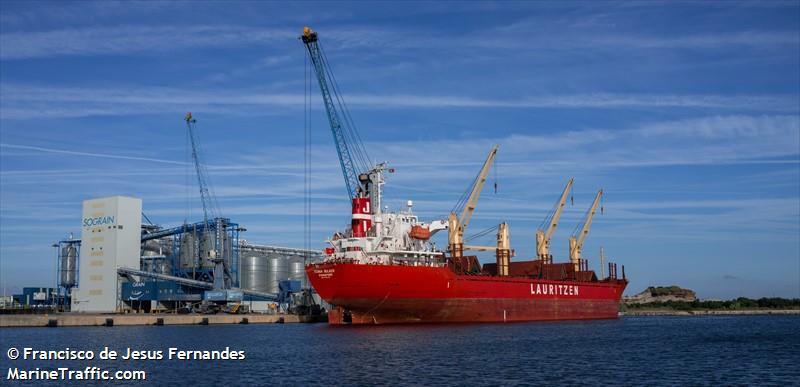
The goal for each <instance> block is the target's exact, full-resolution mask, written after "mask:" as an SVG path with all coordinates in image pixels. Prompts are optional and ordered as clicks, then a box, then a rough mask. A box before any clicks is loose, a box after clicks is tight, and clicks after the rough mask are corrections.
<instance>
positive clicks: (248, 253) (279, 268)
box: [29, 196, 323, 313]
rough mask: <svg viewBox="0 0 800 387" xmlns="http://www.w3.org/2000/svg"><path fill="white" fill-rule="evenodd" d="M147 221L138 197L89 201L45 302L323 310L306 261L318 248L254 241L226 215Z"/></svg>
mask: <svg viewBox="0 0 800 387" xmlns="http://www.w3.org/2000/svg"><path fill="white" fill-rule="evenodd" d="M142 218H143V215H142V201H141V200H140V199H137V198H131V197H124V196H113V197H107V198H98V199H91V200H86V201H84V202H83V217H82V220H81V235H80V238H79V239H74V238H72V237H71V238H69V239H66V240H62V241H59V242H58V243H57V244H55V245H54V246H57V247H58V249H57V251H58V256H57V261H58V287H57V289H53V290H52V291H51V292H52V296H48V297H47V300H48V301H47V303H49V304H56V305H58V307H59V309H60V310H63V311H73V312H94V313H113V312H206V313H208V312H216V311H226V312H235V313H241V312H245V311H248V310H252V311H277V310H283V311H293V310H312V309H313V308H311V307H316V308H317V309H319V305H318V304H319V298H318V297H315V295H314V293H313V290H311V289H310V288H309V285H308V279H307V278H306V275H305V265H306V264H307V263H310V262H316V261H321V260H322V258H323V255H322V253H321V252H320V251H313V250H303V249H295V248H288V247H278V246H267V245H259V244H253V243H249V242H247V241H245V240H243V239H240V238H239V234H240V232H242V231H244V229H243V228H241V227H240V226H239V225H238V224H237V223H235V222H232V221H231V220H230V219H228V218H213V219H209V220H208V221H202V222H197V223H192V224H182V225H180V226H177V227H172V228H163V227H161V226H158V225H153V224H142ZM145 219H146V217H145ZM29 298H30V297H29ZM298 304H302V305H298ZM298 307H302V308H298ZM303 308H305V309H303Z"/></svg>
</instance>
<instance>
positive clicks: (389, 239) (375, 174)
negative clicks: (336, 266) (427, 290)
mask: <svg viewBox="0 0 800 387" xmlns="http://www.w3.org/2000/svg"><path fill="white" fill-rule="evenodd" d="M385 170H387V168H386V165H385V164H384V163H382V164H378V165H377V166H376V167H375V168H373V169H372V170H371V171H369V172H368V173H365V174H362V180H363V181H368V184H367V187H369V193H368V195H367V196H366V197H362V198H356V199H353V220H352V222H351V226H350V227H348V228H347V229H346V230H345V231H344V232H337V233H336V234H334V235H333V237H332V238H331V239H330V240H328V243H330V245H331V247H330V248H328V249H327V250H326V253H327V254H328V258H327V260H341V259H347V260H354V261H357V262H359V263H376V264H378V263H380V264H398V263H407V264H415V265H418V264H426V265H440V264H443V262H444V260H443V258H444V253H443V252H442V251H439V250H438V249H437V248H436V246H435V244H434V243H432V242H431V241H430V237H431V236H433V235H434V234H435V233H436V232H438V231H440V230H444V229H446V228H447V222H445V221H443V220H438V221H433V222H430V223H424V222H421V221H420V220H419V218H418V217H417V215H415V214H414V213H413V211H412V207H413V203H412V202H411V201H410V200H409V201H408V205H407V208H406V209H405V210H404V211H400V212H385V211H384V210H383V209H381V204H380V203H381V195H382V188H383V183H384V178H383V173H384V171H385Z"/></svg>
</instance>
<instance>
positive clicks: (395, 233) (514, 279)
mask: <svg viewBox="0 0 800 387" xmlns="http://www.w3.org/2000/svg"><path fill="white" fill-rule="evenodd" d="M300 39H301V40H302V42H303V43H304V44H305V46H306V49H307V50H308V56H309V59H310V60H311V64H312V65H313V67H314V71H315V73H316V75H317V81H318V82H319V87H320V91H321V93H322V99H323V102H324V103H325V109H326V112H327V114H328V121H329V123H330V127H331V132H332V134H333V138H334V141H335V144H336V150H337V152H338V155H339V162H340V166H341V168H342V173H343V176H344V179H345V186H346V188H347V191H348V195H349V197H350V198H351V199H352V219H351V223H350V226H349V227H348V228H347V229H346V230H344V231H343V232H337V233H335V234H334V235H333V237H332V238H331V240H330V241H329V243H330V245H331V246H330V247H328V248H326V249H325V252H326V254H328V258H327V259H326V260H325V261H324V262H322V263H317V264H311V265H308V266H307V267H306V272H307V274H308V278H309V279H310V281H311V284H312V285H313V286H314V288H315V289H316V291H317V292H318V293H319V295H320V296H321V297H322V298H323V299H324V300H325V301H327V302H328V303H330V304H332V305H333V306H334V308H333V310H331V311H330V313H329V315H328V317H329V319H328V320H329V322H330V323H332V324H342V323H354V324H384V323H410V322H503V321H537V320H573V319H603V318H606V319H607V318H616V317H617V308H618V306H619V300H620V297H621V296H622V292H623V291H624V290H625V286H626V285H627V280H626V279H625V275H624V272H625V270H624V267H623V276H622V279H621V280H620V279H617V276H616V266H614V265H609V276H608V277H607V278H605V279H603V280H598V279H597V276H596V275H595V274H594V272H592V271H590V270H588V266H587V265H586V261H585V260H583V259H581V254H580V253H581V249H582V246H583V240H584V238H585V237H586V235H587V234H588V232H589V225H590V224H591V219H592V216H593V215H594V211H595V209H596V208H597V204H598V201H599V199H600V196H601V195H602V190H601V191H600V192H598V195H597V197H596V198H595V201H594V204H593V205H592V207H591V209H590V210H589V213H588V214H587V218H586V220H585V221H584V226H583V229H582V230H581V232H580V234H575V235H573V237H572V238H570V262H569V263H561V264H553V263H552V255H550V254H549V244H550V238H551V237H552V235H553V231H554V230H555V226H556V224H557V223H558V218H559V216H560V213H561V209H562V208H563V207H564V203H565V200H566V195H567V193H568V191H569V189H570V187H571V184H572V180H571V179H570V182H569V183H568V184H567V188H566V189H565V190H564V193H563V194H562V196H561V199H560V201H559V202H558V203H557V205H556V207H555V208H554V211H553V213H552V214H551V215H548V218H547V219H545V222H544V223H546V224H547V225H548V226H547V229H546V231H545V230H539V231H538V232H537V235H536V241H537V258H538V259H536V260H534V261H528V262H511V258H512V257H513V256H514V251H513V250H512V249H511V248H510V242H509V232H508V225H507V224H506V223H501V224H500V225H499V226H498V228H497V230H498V232H497V244H496V245H495V246H470V245H466V244H464V242H465V239H464V232H465V230H466V229H467V227H468V225H469V223H470V218H471V216H472V213H473V212H474V211H475V208H476V205H477V201H478V197H479V196H480V193H481V190H482V189H483V185H484V183H485V182H486V176H487V174H488V173H489V168H490V167H491V165H492V163H493V161H494V157H495V155H496V153H497V146H495V147H493V148H492V150H491V152H489V156H488V157H487V159H486V162H484V165H483V168H481V171H480V172H479V174H478V176H476V178H475V180H474V181H473V183H472V188H471V190H470V194H469V197H468V198H467V197H466V196H464V197H463V199H464V200H462V199H459V202H458V203H457V204H456V209H457V210H456V209H454V211H453V212H452V213H451V214H450V216H449V218H448V219H447V220H437V221H433V222H430V223H422V222H420V221H419V220H418V218H417V216H416V215H414V214H413V213H412V211H411V208H412V202H411V201H408V208H407V209H406V210H405V211H400V212H388V211H385V208H384V207H383V203H382V189H383V185H384V179H383V173H384V171H388V172H393V170H392V169H389V168H387V166H386V164H385V163H379V164H377V165H375V166H374V167H371V169H369V170H367V169H368V168H369V166H370V165H372V164H371V162H369V157H367V152H366V149H365V148H364V146H363V144H361V143H360V141H359V136H358V134H357V131H356V130H355V127H354V126H353V125H352V122H351V118H350V114H349V112H348V111H347V109H346V107H345V106H344V103H343V100H342V98H341V96H340V95H339V92H338V90H337V89H338V86H337V84H336V82H329V81H328V79H327V77H328V74H331V73H332V72H331V70H330V68H329V66H328V63H327V59H326V57H325V55H324V54H323V52H322V48H321V47H320V46H319V38H318V36H317V33H316V32H314V31H312V30H311V29H310V28H308V27H305V28H304V29H303V35H302V36H300ZM428 183H429V182H425V184H428ZM496 188H497V187H496V185H495V189H496ZM456 212H459V213H460V216H458V215H456ZM601 212H602V207H601ZM445 229H446V230H448V248H447V250H448V252H449V254H450V256H449V257H445V255H444V253H443V252H441V251H439V250H437V248H436V245H435V244H434V243H433V242H432V241H431V238H432V237H433V236H434V235H435V234H436V233H437V232H438V231H441V230H445ZM479 234H480V233H479ZM483 235H487V234H483ZM468 250H472V251H494V252H495V253H496V258H497V263H496V264H487V265H484V266H483V268H481V267H480V263H479V262H478V260H477V258H476V257H474V256H465V255H464V251H468Z"/></svg>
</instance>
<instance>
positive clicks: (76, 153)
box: [0, 143, 186, 165]
mask: <svg viewBox="0 0 800 387" xmlns="http://www.w3.org/2000/svg"><path fill="white" fill-rule="evenodd" d="M0 148H6V149H20V150H29V151H36V152H44V153H55V154H62V155H73V156H88V157H100V158H106V159H120V160H134V161H148V162H154V163H161V164H178V165H186V163H185V162H182V161H174V160H165V159H156V158H150V157H138V156H125V155H117V154H108V153H94V152H80V151H71V150H67V149H54V148H45V147H40V146H30V145H18V144H4V143H0Z"/></svg>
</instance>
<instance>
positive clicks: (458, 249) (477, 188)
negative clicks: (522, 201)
mask: <svg viewBox="0 0 800 387" xmlns="http://www.w3.org/2000/svg"><path fill="white" fill-rule="evenodd" d="M497 149H498V146H497V145H495V146H493V147H492V150H491V151H489V155H488V156H487V157H486V161H484V162H483V167H481V170H480V172H478V175H477V176H476V177H475V180H474V181H473V182H472V189H471V190H470V194H469V197H468V198H467V199H466V201H463V200H459V204H456V207H455V208H453V211H451V212H450V215H449V216H448V218H447V231H448V233H447V235H448V238H447V239H448V249H449V250H450V256H452V257H462V256H463V255H464V250H478V251H484V250H485V249H494V248H486V247H481V246H465V245H464V232H465V231H466V229H467V227H468V226H469V222H470V219H472V214H473V213H474V212H475V207H476V206H477V205H478V198H480V196H481V191H482V190H483V186H484V184H485V183H486V176H488V175H489V170H490V169H491V167H492V164H493V163H494V159H495V156H497ZM459 209H460V212H461V215H456V212H458V211H459Z"/></svg>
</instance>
